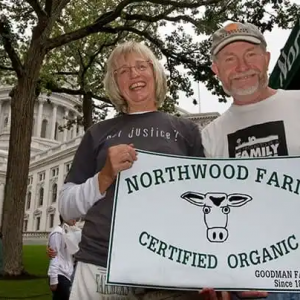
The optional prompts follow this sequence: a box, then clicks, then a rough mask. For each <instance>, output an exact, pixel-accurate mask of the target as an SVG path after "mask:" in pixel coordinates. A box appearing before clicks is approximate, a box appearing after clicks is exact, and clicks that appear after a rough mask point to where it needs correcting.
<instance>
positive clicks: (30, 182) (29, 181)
mask: <svg viewBox="0 0 300 300" xmlns="http://www.w3.org/2000/svg"><path fill="white" fill-rule="evenodd" d="M32 181H33V178H32V176H30V177H28V179H27V185H30V184H32Z"/></svg>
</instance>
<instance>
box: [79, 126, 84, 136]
mask: <svg viewBox="0 0 300 300" xmlns="http://www.w3.org/2000/svg"><path fill="white" fill-rule="evenodd" d="M82 134H84V128H83V126H79V135H82Z"/></svg>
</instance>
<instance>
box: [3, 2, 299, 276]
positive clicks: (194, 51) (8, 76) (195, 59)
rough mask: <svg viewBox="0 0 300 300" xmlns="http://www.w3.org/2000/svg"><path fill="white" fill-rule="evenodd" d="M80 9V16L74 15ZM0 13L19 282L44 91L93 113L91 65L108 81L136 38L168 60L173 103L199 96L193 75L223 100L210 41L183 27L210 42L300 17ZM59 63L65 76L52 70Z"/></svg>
mask: <svg viewBox="0 0 300 300" xmlns="http://www.w3.org/2000/svg"><path fill="white" fill-rule="evenodd" d="M90 3H92V4H90ZM91 5H92V6H91ZM74 8H76V10H72V9H74ZM79 8H81V10H80V9H79ZM72 11H73V14H72V13H70V12H72ZM77 11H78V13H79V12H81V17H82V20H81V22H78V20H77V21H76V20H75V15H76V13H77ZM0 12H1V15H0V37H1V44H0V70H1V72H0V78H2V81H3V80H5V83H11V84H13V86H14V88H13V89H12V91H11V94H10V96H11V133H10V142H9V155H8V168H7V176H6V188H5V200H4V215H3V244H4V273H5V274H7V275H12V276H17V275H20V274H22V272H23V271H24V269H23V265H22V223H23V217H24V204H25V195H26V182H27V176H28V170H29V158H30V143H31V132H32V125H33V124H32V120H33V112H34V103H35V101H36V100H37V98H38V95H39V94H40V92H41V91H43V89H45V88H46V87H48V89H51V90H55V88H60V89H63V88H69V87H70V86H71V88H70V89H71V90H73V92H74V89H76V90H77V94H79V95H83V96H84V97H86V98H83V99H85V100H86V103H87V105H86V110H87V114H89V112H90V111H91V107H92V105H93V103H92V101H91V97H92V96H98V97H99V99H101V100H103V102H104V103H105V100H106V96H105V93H104V91H103V89H102V86H101V85H99V86H98V87H97V86H96V85H93V82H94V81H95V80H94V79H95V77H93V74H92V72H91V73H89V74H88V71H87V70H88V68H86V66H88V65H89V59H90V58H91V57H93V56H94V57H95V59H94V60H93V63H92V64H93V66H94V67H95V68H94V69H93V70H96V71H97V72H100V73H101V74H103V60H105V58H106V57H107V54H108V52H109V51H110V50H111V47H112V46H113V42H114V41H115V42H118V41H121V40H124V39H126V38H128V37H129V36H130V38H135V39H138V40H141V39H142V40H145V41H146V43H147V44H149V45H150V46H151V48H152V49H153V50H154V51H155V53H156V54H157V55H158V57H160V58H164V59H165V60H166V63H165V65H166V68H167V70H168V72H169V84H170V95H169V96H170V99H172V101H173V103H174V101H176V100H177V99H178V91H179V90H183V91H185V92H186V94H187V96H192V91H191V83H190V80H189V78H188V75H189V76H192V77H193V78H194V79H195V80H200V81H203V82H206V83H207V85H208V88H210V89H215V92H216V93H218V94H219V95H220V97H221V99H223V100H224V99H225V96H224V94H222V92H221V89H220V86H219V84H218V83H217V81H216V79H215V78H214V77H213V76H212V73H211V71H210V68H209V63H208V61H209V56H208V51H207V49H208V45H209V42H207V41H205V42H202V43H197V42H195V41H194V39H193V38H192V37H191V35H189V34H187V33H186V32H185V29H184V27H183V25H182V24H184V23H189V24H191V25H192V26H193V28H194V29H195V31H196V32H197V34H206V35H209V34H211V33H212V31H214V30H215V29H216V28H217V27H219V26H220V25H221V24H222V23H223V22H224V21H226V20H241V21H244V20H249V21H251V22H254V23H256V24H257V25H259V26H260V27H261V28H263V29H264V30H271V29H272V27H273V26H274V24H279V25H280V26H281V27H288V26H291V25H292V23H293V22H295V20H296V16H297V15H298V14H299V7H297V6H295V5H292V4H290V3H289V1H283V0H278V1H276V0H251V1H250V0H247V1H246V0H245V1H242V0H241V1H239V0H231V1H228V0H184V1H183V0H148V1H141V0H114V1H105V0H101V1H96V0H93V1H87V0H77V1H74V0H73V1H71V0H26V1H21V0H15V1H9V0H0ZM169 22H171V23H174V24H179V25H178V26H177V29H176V30H174V31H173V32H170V33H168V34H166V35H165V36H161V35H160V34H159V32H158V31H157V28H158V27H161V26H165V25H166V24H167V23H169ZM98 33H99V34H100V33H101V35H99V34H98ZM92 35H95V36H98V37H99V38H100V41H101V43H99V45H98V44H97V46H98V49H97V47H94V48H93V49H92V48H91V49H90V50H91V51H90V50H89V51H88V52H89V56H86V57H84V56H83V53H84V52H85V51H82V50H80V51H77V50H76V51H77V54H76V51H75V52H74V53H72V55H71V56H69V55H68V53H70V52H69V51H71V48H72V47H74V49H85V46H86V45H87V44H89V45H90V46H91V45H92V44H93V41H92ZM88 39H89V40H88ZM94 44H95V42H94ZM110 44H111V46H109V45H110ZM101 45H103V47H102V48H101ZM94 46H95V45H94ZM56 49H60V50H59V51H56ZM54 53H56V55H54ZM95 54H96V55H95ZM76 55H77V59H76V61H75V60H74V57H75V56H76ZM96 57H97V59H96ZM54 59H55V60H56V61H57V63H58V66H59V68H58V70H56V69H53V68H52V67H51V68H50V65H51V63H52V65H53V63H54ZM72 60H74V61H72ZM78 61H81V65H80V64H78ZM96 62H97V63H98V62H100V65H98V66H97V63H96ZM48 63H49V65H48ZM94 63H95V65H94ZM64 64H65V67H62V66H63V65H64ZM179 66H183V67H184V68H186V69H187V70H188V73H187V74H184V73H182V72H180V71H179V70H178V67H179ZM90 67H91V65H90V66H89V68H90ZM11 72H13V73H11ZM53 72H54V73H55V74H52V73H53ZM68 72H69V73H70V72H71V73H73V75H74V73H76V75H75V76H76V80H74V77H73V79H71V80H70V77H68V76H70V74H67V73H68ZM100 73H99V74H100ZM83 74H84V76H86V77H85V80H84V81H83V80H82V78H83ZM50 75H51V76H50ZM52 75H55V76H56V79H55V78H54V77H53V76H52ZM100 77H101V75H100ZM51 83H52V87H51ZM66 83H68V86H67V87H66ZM64 92H68V91H67V90H65V91H64ZM73 94H76V93H73ZM87 126H88V124H87Z"/></svg>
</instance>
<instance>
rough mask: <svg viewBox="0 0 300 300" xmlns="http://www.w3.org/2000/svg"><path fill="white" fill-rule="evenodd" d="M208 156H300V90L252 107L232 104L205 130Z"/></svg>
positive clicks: (205, 149)
mask: <svg viewBox="0 0 300 300" xmlns="http://www.w3.org/2000/svg"><path fill="white" fill-rule="evenodd" d="M202 140H203V145H204V151H205V155H206V157H213V158H228V157H236V158H239V157H243V158H246V157H260V156H286V155H289V156H293V155H300V91H283V90H278V91H277V93H276V94H275V95H273V96H271V97H269V98H267V99H265V100H263V101H261V102H258V103H254V104H250V105H242V106H241V105H234V104H233V105H231V107H230V108H229V109H228V110H227V111H226V112H225V113H224V114H222V115H221V116H220V117H218V118H217V119H215V120H214V121H212V122H211V123H210V124H208V125H207V126H206V127H205V128H204V129H203V130H202Z"/></svg>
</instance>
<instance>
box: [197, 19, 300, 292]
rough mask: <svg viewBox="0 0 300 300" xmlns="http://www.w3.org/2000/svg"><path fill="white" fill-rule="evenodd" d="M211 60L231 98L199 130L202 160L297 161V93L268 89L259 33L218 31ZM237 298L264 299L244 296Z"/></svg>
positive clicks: (266, 57)
mask: <svg viewBox="0 0 300 300" xmlns="http://www.w3.org/2000/svg"><path fill="white" fill-rule="evenodd" d="M211 57H212V70H213V72H214V73H215V74H216V76H217V77H218V78H219V80H220V81H221V83H222V85H223V89H224V91H225V92H226V93H227V94H228V95H230V96H232V98H233V104H232V105H231V107H230V108H229V109H228V110H227V111H226V112H225V113H224V114H223V115H221V116H220V117H219V118H217V119H216V120H214V121H213V122H211V123H210V124H209V125H208V126H206V128H204V129H203V131H202V139H203V145H204V151H205V155H206V156H207V157H213V158H228V157H230V158H240V157H243V158H245V157H246V158H247V157H257V156H283V155H299V154H300V139H299V138H298V136H299V132H300V118H299V113H300V91H283V90H274V89H271V88H270V87H268V74H267V72H268V67H269V62H270V53H269V52H268V51H267V43H266V40H265V38H264V36H263V34H262V33H261V32H260V31H259V30H258V28H257V27H256V26H254V25H252V24H249V23H245V24H242V23H231V24H229V25H227V26H225V27H224V28H221V29H219V30H218V31H216V32H215V33H214V34H213V37H212V47H211ZM211 293H212V294H211V296H215V294H213V291H211ZM285 295H287V294H285ZM227 296H228V295H227ZM240 296H246V297H247V296H248V297H264V296H267V294H266V293H256V295H255V292H254V293H253V292H248V293H247V295H246V294H245V293H243V294H242V293H240ZM269 297H271V295H269ZM273 297H274V294H273Z"/></svg>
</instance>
